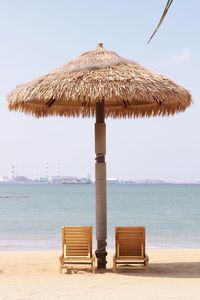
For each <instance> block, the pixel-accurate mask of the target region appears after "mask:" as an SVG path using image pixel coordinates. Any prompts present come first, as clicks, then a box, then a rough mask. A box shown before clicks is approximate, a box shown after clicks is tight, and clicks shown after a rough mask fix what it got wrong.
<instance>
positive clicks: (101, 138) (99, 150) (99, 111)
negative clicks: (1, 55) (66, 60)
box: [95, 101, 107, 269]
mask: <svg viewBox="0 0 200 300" xmlns="http://www.w3.org/2000/svg"><path fill="white" fill-rule="evenodd" d="M104 120H105V116H104V101H102V102H97V103H96V124H95V153H96V166H95V177H96V239H97V250H96V251H95V254H96V258H97V269H105V268H106V255H107V252H106V245H107V242H106V239H107V203H106V202H107V201H106V162H105V153H106V125H105V121H104Z"/></svg>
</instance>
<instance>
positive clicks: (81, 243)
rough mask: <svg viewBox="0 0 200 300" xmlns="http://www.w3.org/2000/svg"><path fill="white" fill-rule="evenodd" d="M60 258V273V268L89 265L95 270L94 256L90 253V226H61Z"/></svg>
mask: <svg viewBox="0 0 200 300" xmlns="http://www.w3.org/2000/svg"><path fill="white" fill-rule="evenodd" d="M59 259H60V273H62V269H64V268H66V269H67V270H68V268H69V267H70V266H71V267H74V266H75V265H76V266H78V265H79V266H80V265H90V266H91V268H92V270H93V272H95V257H94V256H93V255H92V226H88V227H69V226H67V227H65V226H63V228H62V256H61V257H60V258H59Z"/></svg>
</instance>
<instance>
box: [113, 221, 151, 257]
mask: <svg viewBox="0 0 200 300" xmlns="http://www.w3.org/2000/svg"><path fill="white" fill-rule="evenodd" d="M115 240H116V257H117V258H126V257H144V256H145V227H116V228H115Z"/></svg>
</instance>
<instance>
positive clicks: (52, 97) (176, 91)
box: [8, 44, 192, 118]
mask: <svg viewBox="0 0 200 300" xmlns="http://www.w3.org/2000/svg"><path fill="white" fill-rule="evenodd" d="M102 100H104V103H105V115H106V117H114V118H121V117H140V116H147V117H150V116H156V115H162V116H164V115H172V114H174V113H176V112H180V111H184V110H185V109H186V108H187V107H188V106H189V105H190V104H191V102H192V100H191V95H190V93H189V92H188V91H187V90H186V89H184V88H183V87H181V86H179V85H178V84H176V83H175V82H174V81H172V80H170V79H168V78H166V77H164V76H162V75H159V74H156V73H154V72H152V71H150V70H148V69H146V68H144V67H143V66H141V65H139V64H138V63H135V62H133V61H128V60H126V59H124V58H122V57H120V56H119V55H118V54H116V53H114V52H112V51H108V50H106V49H104V48H103V45H102V44H99V45H98V47H97V48H96V49H95V50H94V51H88V52H85V53H83V54H81V55H80V56H79V57H77V58H75V59H74V60H72V61H71V62H69V63H67V64H65V65H63V66H61V67H60V68H58V69H56V70H54V71H53V72H51V73H49V74H47V75H45V76H42V77H39V78H38V79H35V80H33V81H31V82H29V83H25V84H22V85H19V86H17V87H16V89H15V90H14V91H13V92H12V93H10V95H9V96H8V102H9V109H10V110H18V111H23V112H25V113H29V114H33V115H35V116H37V117H44V116H47V115H61V116H73V117H75V116H83V117H87V116H93V115H94V114H95V105H96V102H98V101H102Z"/></svg>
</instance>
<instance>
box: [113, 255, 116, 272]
mask: <svg viewBox="0 0 200 300" xmlns="http://www.w3.org/2000/svg"><path fill="white" fill-rule="evenodd" d="M113 272H116V261H115V257H114V256H113Z"/></svg>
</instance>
